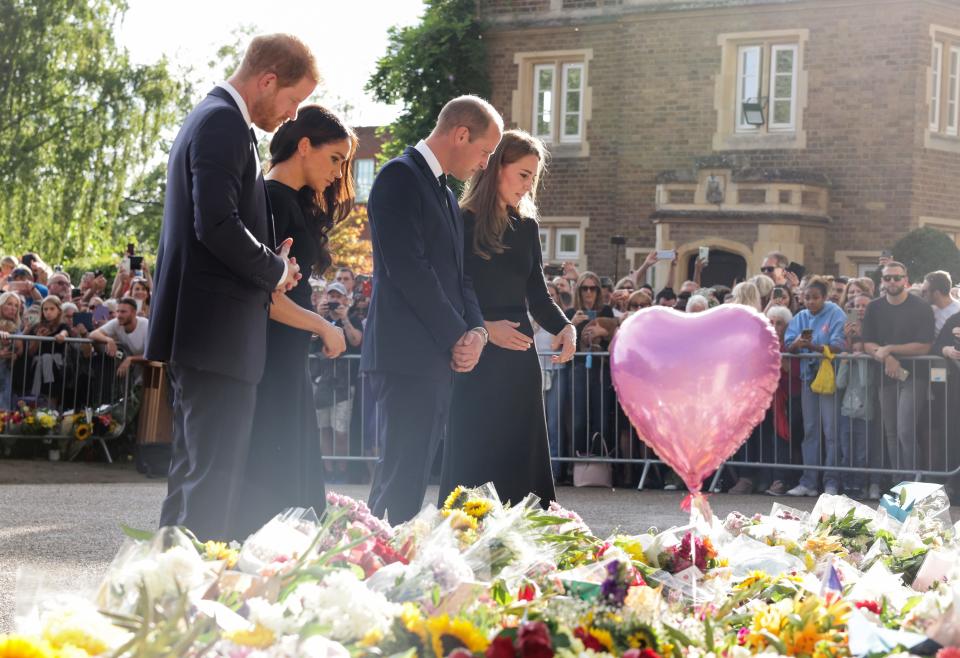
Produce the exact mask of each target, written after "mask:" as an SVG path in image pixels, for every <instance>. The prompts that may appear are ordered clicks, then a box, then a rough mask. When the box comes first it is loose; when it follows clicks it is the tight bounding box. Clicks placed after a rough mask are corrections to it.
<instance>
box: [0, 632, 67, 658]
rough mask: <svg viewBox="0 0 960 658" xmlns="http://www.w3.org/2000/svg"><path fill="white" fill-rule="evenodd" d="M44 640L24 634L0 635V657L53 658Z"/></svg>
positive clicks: (51, 651)
mask: <svg viewBox="0 0 960 658" xmlns="http://www.w3.org/2000/svg"><path fill="white" fill-rule="evenodd" d="M55 657H56V654H55V653H54V652H53V649H51V647H50V645H49V644H47V642H46V641H45V640H40V639H35V638H30V637H26V636H24V635H0V658H55Z"/></svg>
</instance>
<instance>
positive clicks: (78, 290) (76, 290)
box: [70, 288, 83, 298]
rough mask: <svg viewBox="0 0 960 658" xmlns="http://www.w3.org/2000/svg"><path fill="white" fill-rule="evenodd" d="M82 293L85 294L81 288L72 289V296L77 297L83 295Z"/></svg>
mask: <svg viewBox="0 0 960 658" xmlns="http://www.w3.org/2000/svg"><path fill="white" fill-rule="evenodd" d="M82 294H83V291H82V290H80V288H73V289H71V290H70V296H71V297H74V298H76V297H79V296H80V295H82Z"/></svg>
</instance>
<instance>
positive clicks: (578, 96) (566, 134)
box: [530, 61, 587, 144]
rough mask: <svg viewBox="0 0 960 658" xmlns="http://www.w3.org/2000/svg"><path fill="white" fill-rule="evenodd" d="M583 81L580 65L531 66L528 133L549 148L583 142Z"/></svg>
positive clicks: (562, 63) (585, 74) (549, 64)
mask: <svg viewBox="0 0 960 658" xmlns="http://www.w3.org/2000/svg"><path fill="white" fill-rule="evenodd" d="M586 77H587V67H586V64H585V63H584V62H582V61H579V62H564V61H556V62H550V63H542V64H534V65H533V87H532V91H533V99H532V100H533V102H532V103H531V107H532V109H533V112H532V117H531V123H530V125H531V131H530V132H532V133H533V134H534V135H535V136H537V137H539V138H540V139H542V140H543V141H544V142H547V143H549V144H557V143H560V144H579V143H581V142H583V124H584V114H585V113H584V96H585V90H586Z"/></svg>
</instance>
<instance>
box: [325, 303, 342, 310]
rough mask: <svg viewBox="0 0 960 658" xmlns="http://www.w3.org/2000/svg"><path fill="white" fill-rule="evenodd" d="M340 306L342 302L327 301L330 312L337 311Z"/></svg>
mask: <svg viewBox="0 0 960 658" xmlns="http://www.w3.org/2000/svg"><path fill="white" fill-rule="evenodd" d="M338 308H340V302H327V310H328V311H330V312H333V311H336V310H337V309H338Z"/></svg>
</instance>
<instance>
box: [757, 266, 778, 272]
mask: <svg viewBox="0 0 960 658" xmlns="http://www.w3.org/2000/svg"><path fill="white" fill-rule="evenodd" d="M760 271H761V272H762V273H764V274H773V273H774V272H776V271H777V268H776V267H770V266H769V265H767V266H766V267H761V268H760Z"/></svg>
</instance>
